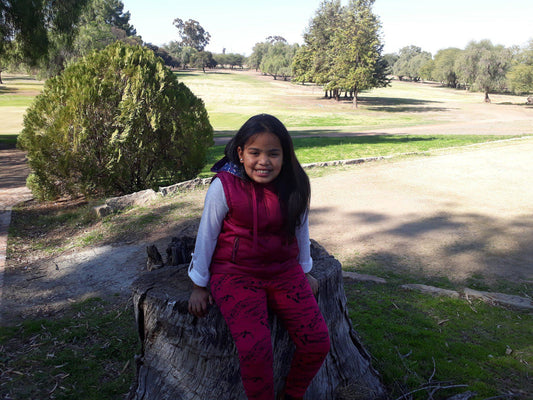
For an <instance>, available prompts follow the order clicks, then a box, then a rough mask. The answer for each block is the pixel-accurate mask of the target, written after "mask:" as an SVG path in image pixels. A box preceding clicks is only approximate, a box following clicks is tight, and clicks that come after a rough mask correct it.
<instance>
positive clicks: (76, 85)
mask: <svg viewBox="0 0 533 400" xmlns="http://www.w3.org/2000/svg"><path fill="white" fill-rule="evenodd" d="M212 142H213V128H212V127H211V125H210V123H209V119H208V115H207V111H206V109H205V106H204V104H203V102H202V100H200V99H199V98H197V97H196V96H195V95H194V94H193V93H192V92H191V91H190V90H189V89H188V88H187V87H186V86H185V85H184V84H183V83H179V82H178V80H177V78H176V76H175V75H174V74H173V73H172V72H171V71H170V70H169V69H167V68H166V67H165V66H164V64H163V61H162V60H161V59H160V58H158V57H156V56H155V55H154V53H153V52H152V51H151V50H149V49H146V48H143V47H141V46H131V45H126V44H124V43H120V42H117V43H115V44H113V45H110V46H109V47H107V48H105V49H104V50H102V51H100V52H94V53H92V54H90V55H88V56H87V57H84V58H83V59H81V60H80V61H79V62H76V63H75V64H72V65H70V66H68V67H67V68H66V69H65V70H64V72H63V73H62V74H61V75H59V76H56V77H54V78H51V79H49V80H48V81H47V82H46V84H45V87H44V90H43V92H42V94H40V95H39V96H37V98H36V100H35V102H34V103H33V104H32V105H31V106H30V107H29V109H28V111H27V113H26V115H25V117H24V129H23V131H22V133H21V134H20V136H19V140H18V145H19V147H20V148H22V149H23V150H26V151H27V152H28V160H29V164H30V167H31V169H32V173H31V175H30V176H29V178H28V185H29V186H30V188H31V189H32V191H33V193H34V195H35V196H36V197H38V198H40V199H52V198H56V197H58V196H62V195H70V196H77V195H85V196H101V195H118V194H126V193H132V192H135V191H138V190H142V189H146V188H156V187H157V186H159V185H168V184H172V183H176V182H178V181H181V180H186V179H190V178H192V177H194V176H195V175H196V174H197V173H198V172H199V171H200V169H201V168H202V167H203V166H204V164H205V157H206V151H207V148H208V147H209V146H210V145H211V144H212Z"/></svg>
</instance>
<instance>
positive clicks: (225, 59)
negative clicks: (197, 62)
mask: <svg viewBox="0 0 533 400" xmlns="http://www.w3.org/2000/svg"><path fill="white" fill-rule="evenodd" d="M214 58H215V60H216V63H217V65H221V66H223V67H224V66H226V65H229V67H230V68H231V69H233V68H234V67H240V68H242V66H243V64H244V59H245V57H244V56H243V55H242V54H235V53H229V54H216V55H215V56H214Z"/></svg>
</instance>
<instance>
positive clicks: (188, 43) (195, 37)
mask: <svg viewBox="0 0 533 400" xmlns="http://www.w3.org/2000/svg"><path fill="white" fill-rule="evenodd" d="M174 26H175V27H176V28H178V34H179V36H180V38H181V42H180V44H181V46H183V47H192V48H194V49H196V50H197V51H203V50H204V48H205V46H207V45H208V44H209V40H210V39H211V35H210V34H209V32H207V31H206V30H205V29H204V28H202V26H201V25H200V23H199V22H198V21H195V20H193V19H189V20H188V21H183V20H182V19H180V18H176V19H175V20H174Z"/></svg>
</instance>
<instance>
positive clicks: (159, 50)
mask: <svg viewBox="0 0 533 400" xmlns="http://www.w3.org/2000/svg"><path fill="white" fill-rule="evenodd" d="M144 46H145V47H147V48H149V49H150V50H152V51H153V52H154V54H155V55H156V56H158V57H161V59H162V60H163V62H164V63H165V65H166V66H168V67H171V68H177V67H179V65H180V63H179V61H178V60H177V59H176V58H174V56H173V55H171V54H170V53H169V52H168V51H167V50H166V49H165V48H164V47H159V46H156V45H154V44H152V43H145V44H144Z"/></svg>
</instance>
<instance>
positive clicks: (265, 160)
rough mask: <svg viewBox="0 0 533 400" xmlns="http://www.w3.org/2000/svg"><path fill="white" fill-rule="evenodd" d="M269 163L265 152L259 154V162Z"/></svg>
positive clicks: (262, 163)
mask: <svg viewBox="0 0 533 400" xmlns="http://www.w3.org/2000/svg"><path fill="white" fill-rule="evenodd" d="M269 163H270V159H269V158H268V156H267V155H266V154H263V155H261V157H259V164H261V165H268V164H269Z"/></svg>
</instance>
